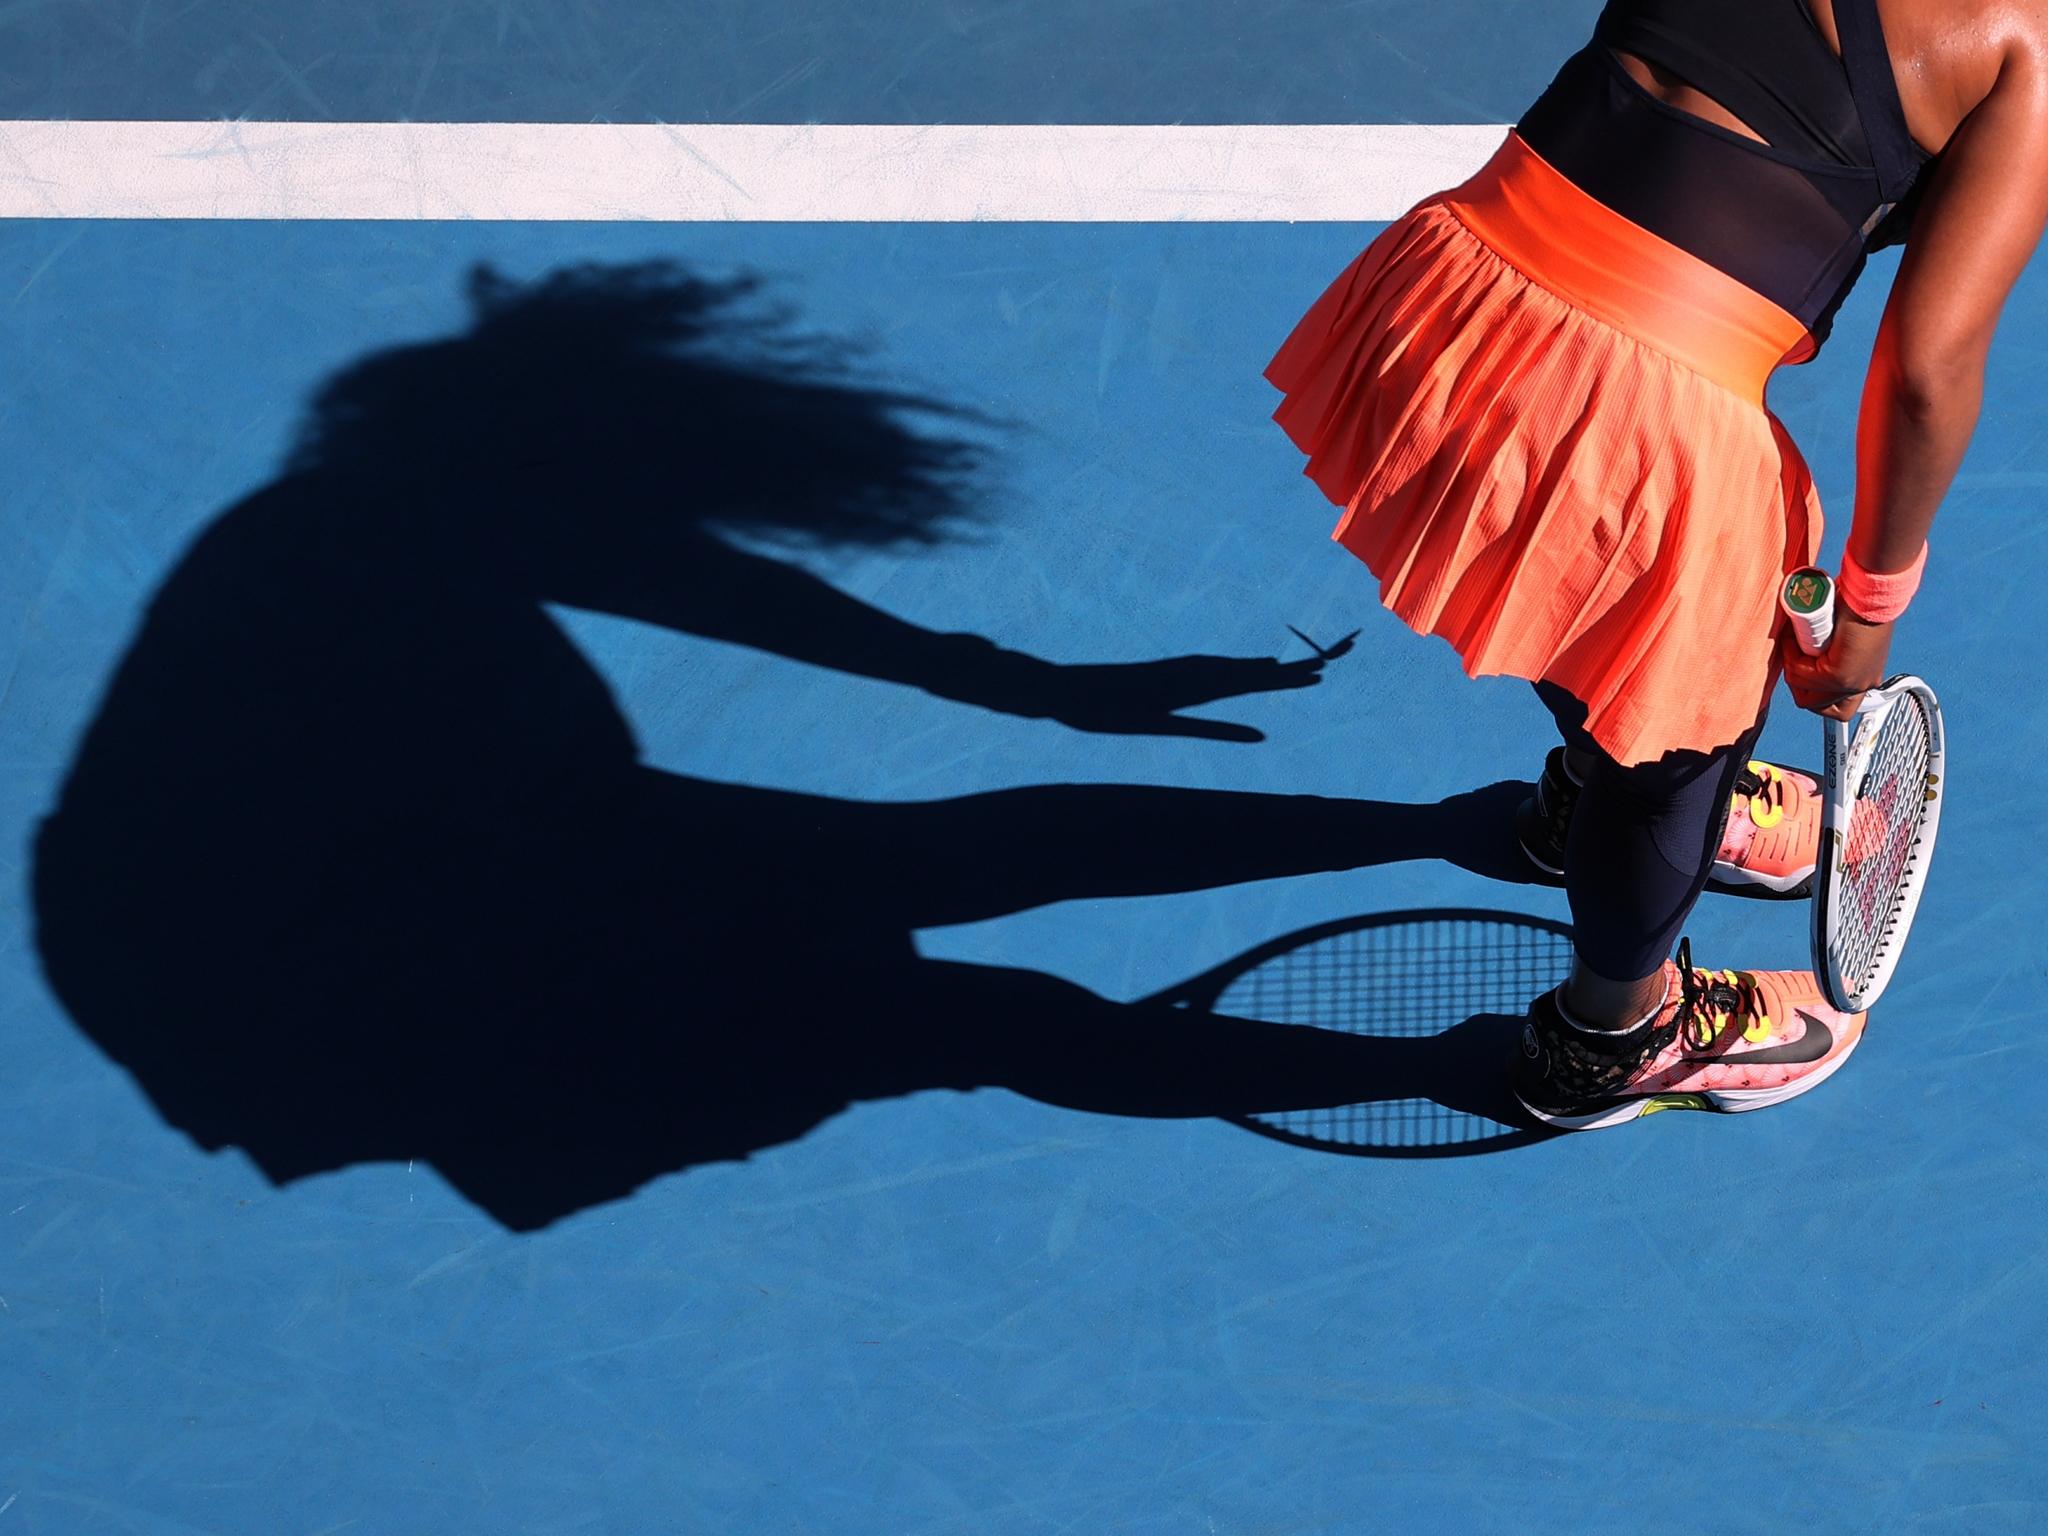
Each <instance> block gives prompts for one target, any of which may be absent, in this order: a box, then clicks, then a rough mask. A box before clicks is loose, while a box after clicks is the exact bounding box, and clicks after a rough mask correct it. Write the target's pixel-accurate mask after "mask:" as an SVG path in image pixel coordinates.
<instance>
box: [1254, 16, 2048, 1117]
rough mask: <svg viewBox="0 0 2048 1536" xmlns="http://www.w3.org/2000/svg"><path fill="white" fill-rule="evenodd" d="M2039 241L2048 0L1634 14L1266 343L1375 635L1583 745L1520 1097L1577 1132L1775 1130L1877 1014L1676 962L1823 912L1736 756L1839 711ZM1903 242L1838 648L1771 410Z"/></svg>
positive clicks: (1777, 777) (1895, 613)
mask: <svg viewBox="0 0 2048 1536" xmlns="http://www.w3.org/2000/svg"><path fill="white" fill-rule="evenodd" d="M2044 221H2048V0H1883V4H1882V14H1880V7H1879V4H1878V0H1719V3H1716V4H1712V5H1707V4H1701V3H1699V0H1611V3H1610V4H1608V6H1607V7H1606V9H1605V10H1604V11H1603V12H1602V13H1601V15H1600V18H1599V21H1598V23H1597V26H1596V28H1595V31H1594V35H1593V39H1592V41H1591V42H1590V43H1589V44H1588V45H1587V46H1586V47H1585V48H1584V49H1583V50H1581V51H1580V52H1579V53H1577V54H1575V55H1573V56H1572V57H1571V58H1570V59H1569V60H1567V61H1566V63H1565V64H1564V67H1563V68H1562V69H1561V70H1560V71H1559V72H1558V74H1557V77H1556V79H1555V80H1554V81H1552V83H1551V85H1550V87H1549V88H1548V89H1547V90H1545V91H1544V92H1543V94H1542V95H1541V96H1540V97H1539V98H1538V99H1537V101H1536V102H1535V104H1534V105H1533V106H1531V107H1530V108H1529V110H1528V112H1527V113H1526V114H1525V115H1524V116H1523V118H1522V120H1521V122H1520V123H1518V124H1517V125H1516V127H1515V130H1514V132H1513V133H1511V134H1510V135H1509V136H1508V139H1507V142H1506V143H1505V144H1503V145H1502V146H1501V148H1500V151H1499V152H1498V153H1497V154H1496V155H1494V157H1493V158H1492V160H1491V161H1489V162H1488V164H1487V165H1486V167H1485V168H1484V169H1483V170H1481V171H1480V172H1479V173H1478V174H1477V175H1476V176H1474V177H1473V178H1472V179H1471V180H1470V181H1468V182H1466V183H1464V184H1463V185H1462V186H1459V187H1455V188H1453V189H1451V190H1450V191H1447V192H1443V193H1440V194H1438V195H1436V196H1434V197H1431V198H1429V199H1427V200H1425V201H1424V202H1423V203H1421V204H1420V205H1419V206H1417V207H1416V208H1414V209H1413V210H1412V211H1410V212H1409V213H1408V214H1406V215H1405V216H1404V217H1402V218H1401V219H1399V220H1397V221H1396V222H1395V223H1394V224H1392V225H1391V226H1390V227H1389V228H1388V229H1387V230H1386V231H1385V232H1384V233H1383V234H1381V235H1380V237H1379V238H1378V239H1377V240H1375V241H1374V242H1373V243H1372V244H1371V246H1370V247H1368V248H1367V249H1366V250H1365V251H1364V253H1363V254H1361V255H1360V256H1359V257H1358V258H1357V259H1356V260H1355V261H1354V262H1353V263H1352V264H1351V266H1350V267H1349V268H1348V269H1347V270H1346V271H1345V272H1344V273H1343V274H1342V275H1341V276H1339V277H1338V279H1337V280H1336V282H1335V283H1333V284H1332V285H1331V286H1330V288H1329V289H1328V291H1327V292H1325V293H1324V294H1323V295H1322V297H1321V298H1320V299H1319V300H1318V301H1317V302H1316V303H1315V305H1314V306H1313V307H1312V308H1311V309H1310V310H1309V311H1308V313H1307V315H1306V316H1305V317H1304V318H1303V319H1302V321H1301V322H1300V324H1299V326H1298V327H1297V328H1296V329H1295V330H1294V332H1293V333H1292V335H1290V336H1289V337H1288V339H1287V341H1286V343H1285V344H1284V345H1283V346H1282V347H1281V348H1280V351H1279V353H1278V355H1277V356H1275V358H1274V359H1273V361H1272V364H1271V365H1270V367H1269V368H1268V369H1267V374H1266V376H1267V378H1268V379H1269V380H1271V382H1272V383H1273V384H1274V385H1276V386H1277V387H1278V388H1279V389H1280V390H1281V391H1282V392H1283V393H1284V395H1285V399H1284V400H1283V401H1282V403H1281V404H1280V406H1279V408H1278V409H1277V410H1276V411H1275V413H1274V415H1275V419H1276V420H1277V421H1278V422H1279V423H1280V425H1281V426H1282V428H1283V429H1284V430H1285V431H1286V432H1287V434H1288V435H1289V437H1291V438H1292V439H1293V441H1294V442H1295V444H1296V445H1297V446H1298V447H1299V448H1301V449H1302V450H1303V451H1304V452H1305V453H1306V454H1307V455H1308V465H1307V471H1306V472H1307V474H1308V475H1309V476H1310V477H1311V478H1312V479H1313V480H1314V481H1315V483H1316V484H1317V485H1318V486H1320V487H1321V488H1322V490H1323V491H1324V493H1325V494H1327V495H1328V496H1329V498H1330V499H1331V500H1332V501H1333V502H1335V503H1336V504H1338V505H1339V506H1341V507H1342V508H1343V509H1344V511H1343V517H1342V519H1341V521H1340V522H1339V523H1338V525H1337V529H1336V534H1335V537H1336V538H1337V539H1338V541H1339V542H1341V543H1342V544H1343V545H1344V546H1345V547H1346V548H1347V549H1349V550H1351V551H1352V552H1353V553H1354V554H1356V555H1357V556H1358V557H1359V558H1360V559H1361V560H1363V561H1364V562H1365V563H1366V565H1367V566H1368V567H1370V568H1371V570H1372V571H1373V573H1374V574H1375V575H1376V576H1378V578H1379V583H1380V594H1381V597H1382V599H1383V601H1384V602H1385V603H1386V605H1387V606H1388V607H1389V608H1391V609H1392V610H1393V611H1394V612H1395V613H1396V614H1397V615H1399V616H1400V617H1401V618H1402V619H1403V620H1404V621H1405V622H1406V623H1407V624H1408V625H1409V626H1410V627H1412V628H1413V629H1415V630H1416V631H1417V632H1418V633H1422V634H1433V635H1440V636H1442V637H1443V638H1444V639H1446V640H1448V641H1449V642H1450V643H1451V644H1452V645H1453V646H1455V647H1456V648H1457V651H1458V654H1459V656H1460V657H1461V658H1462V659H1463V662H1464V666H1465V670H1466V671H1467V672H1468V673H1470V674H1472V675H1474V676H1480V675H1488V674H1507V675H1510V676H1517V677H1524V678H1528V679H1530V680H1532V681H1533V682H1534V683H1535V684H1536V687H1537V691H1538V692H1539V694H1540V695H1541V696H1542V698H1543V701H1544V703H1545V704H1546V705H1548V706H1549V708H1550V710H1551V712H1552V713H1553V714H1554V715H1555V716H1556V719H1557V723H1558V726H1559V729H1560V731H1561V733H1562V735H1563V738H1564V741H1563V745H1562V746H1561V747H1560V748H1559V749H1558V750H1556V751H1553V752H1552V753H1551V754H1550V757H1549V760H1548V762H1547V763H1546V764H1545V765H1544V769H1543V773H1542V777H1541V781H1540V783H1539V785H1538V789H1537V793H1536V795H1535V797H1534V799H1533V800H1532V801H1531V802H1529V803H1528V804H1526V805H1525V806H1524V807H1523V812H1522V815H1521V816H1520V818H1519V825H1518V831H1519V833H1520V836H1521V838H1522V842H1523V846H1524V848H1525V849H1526V850H1527V852H1528V853H1529V855H1530V857H1531V858H1532V859H1534V860H1536V861H1537V862H1538V863H1540V864H1543V865H1544V866H1546V867H1548V868H1551V869H1554V870H1557V871H1560V872H1561V873H1562V875H1563V878H1564V883H1565V888H1566V891H1567V892H1568V894H1569V896H1570V900H1571V909H1572V918H1573V935H1574V946H1575V949H1576V951H1577V961H1576V964H1575V967H1574V969H1573V971H1572V974H1571V976H1570V978H1569V979H1568V980H1567V981H1566V983H1565V984H1564V985H1563V986H1562V987H1560V988H1559V989H1558V990H1557V991H1556V992H1554V993H1550V994H1547V995H1545V996H1544V997H1541V998H1539V999H1537V1000H1536V1002H1535V1003H1534V1004H1533V1005H1532V1007H1531V1011H1530V1015H1529V1019H1528V1023H1527V1027H1526V1029H1525V1031H1524V1036H1523V1045H1522V1055H1521V1059H1520V1060H1518V1062H1517V1063H1516V1065H1515V1067H1514V1078H1515V1086H1516V1091H1517V1092H1518V1094H1519V1095H1520V1097H1521V1099H1522V1101H1523V1103H1524V1104H1525V1105H1526V1106H1527V1107H1528V1108H1529V1110H1530V1111H1531V1112H1532V1113H1534V1114H1536V1115H1537V1116H1539V1117H1540V1118H1542V1119H1543V1120H1546V1121H1548V1122H1550V1123H1551V1124H1554V1125H1558V1126H1564V1127H1571V1128H1591V1127H1594V1126H1603V1125H1612V1124H1618V1123H1620V1122H1621V1121H1623V1120H1630V1119H1634V1118H1636V1117H1637V1116H1639V1115H1642V1114H1645V1113H1648V1112H1651V1111H1653V1110H1656V1109H1661V1108H1668V1107H1676V1106H1683V1107H1688V1108H1710V1109H1719V1110H1746V1109H1756V1108H1761V1107H1763V1106H1764V1105H1766V1104H1774V1103H1778V1102H1780V1101H1781V1100H1784V1099H1788V1098H1791V1097H1793V1096H1794V1095H1796V1094H1800V1093H1803V1092H1805V1091H1806V1090H1808V1089H1809V1088H1812V1087H1814V1086H1816V1085H1817V1084H1818V1083H1820V1082H1821V1081H1823V1080H1824V1079H1826V1078H1827V1077H1828V1076H1829V1075H1830V1074H1831V1073H1832V1072H1834V1071H1835V1070H1836V1069H1837V1068H1838V1067H1839V1066H1840V1065H1841V1064H1842V1062H1843V1061H1844V1060H1845V1059H1846V1058H1847V1057H1848V1055H1849V1053H1850V1052H1851V1051H1853V1050H1854V1049H1855V1047H1856V1045H1857V1043H1858V1041H1859V1040H1860V1039H1861V1037H1862V1031H1863V1025H1864V1016H1863V1015H1861V1014H1845V1013H1842V1012H1839V1011H1837V1010H1835V1009H1832V1008H1830V1007H1829V1006H1828V1004H1827V1002H1826V1001H1825V999H1824V997H1823V995H1822V992H1821V989H1820V987H1819V985H1818V984H1817V982H1816V981H1815V978H1814V977H1813V975H1812V974H1811V973H1808V972H1746V971H1734V970H1710V969H1705V968H1700V967H1695V966H1694V965H1693V964H1692V961H1691V956H1690V953H1689V949H1688V946H1686V945H1685V944H1683V943H1681V944H1680V945H1679V947H1678V954H1677V958H1676V961H1675V962H1674V961H1673V960H1672V959H1671V958H1669V956H1670V954H1671V948H1672V942H1673V940H1674V939H1675V938H1677V936H1678V933H1679V929H1680V927H1681V925H1682V924H1683V922H1684V920H1685V917H1686V914H1687V913H1688V912H1689V911H1690V910H1691V908H1692V906H1693V903H1694V902H1695V901H1696V900H1697V899H1698V897H1699V894H1700V892H1701V890H1702V889H1704V887H1705V886H1706V884H1707V882H1708V880H1709V879H1710V878H1714V879H1717V880H1718V881H1719V882H1721V883H1724V884H1747V885H1752V886H1757V887H1761V888H1763V889H1764V890H1765V891H1768V892H1776V893H1782V894H1787V895H1795V894H1800V893H1802V892H1803V890H1804V886H1805V882H1806V881H1807V879H1808V878H1809V877H1810V876H1811V873H1812V870H1813V866H1814V863H1815V859H1816V854H1817V846H1818V836H1819V830H1818V829H1819V821H1820V807H1819V796H1818V786H1817V785H1816V784H1815V782H1814V781H1813V780H1812V779H1810V778H1808V777H1806V776H1805V775H1801V774H1796V773H1794V772H1791V771H1790V770H1787V769H1784V768H1780V767H1777V766H1775V765H1771V764H1764V763H1757V762H1753V761H1752V760H1751V756H1750V754H1751V750H1752V748H1753V746H1754V744H1755V742H1756V738H1757V733H1758V732H1759V730H1760V729H1761V728H1762V724H1763V716H1764V712H1765V710H1766V708H1767V706H1768V702H1769V698H1770V694H1771V691H1772V689H1773V687H1774V686H1775V683H1776V679H1777V675H1778V673H1779V671H1780V670H1781V669H1782V670H1783V671H1784V672H1785V674H1786V676H1787V680H1788V682H1789V683H1790V685H1791V688H1792V692H1793V696H1794V698H1795V699H1796V700H1797V701H1798V702H1799V703H1800V704H1801V705H1803V706H1804V707H1806V708H1809V709H1815V710H1819V711H1821V712H1822V713H1828V714H1833V715H1836V716H1837V717H1842V716H1845V715H1846V714H1847V713H1848V712H1849V711H1850V710H1851V709H1852V708H1853V706H1854V703H1855V700H1856V699H1857V697H1859V696H1860V694H1861V692H1862V691H1863V690H1864V689H1866V688H1868V687H1870V686H1872V685H1873V684H1875V683H1876V682H1878V681H1879V680H1880V679H1881V677H1882V676H1883V674H1884V670H1885V660H1886V655H1887V652H1888V650H1889V647H1890V644H1891V632H1892V624H1893V622H1894V621H1895V620H1896V619H1897V618H1898V617H1899V615H1900V613H1902V612H1903V611H1904V609H1905V607H1906V604H1907V602H1908V600H1909V599H1910V598H1911V596H1912V594H1913V591H1914V588H1915V586H1916V584H1917V583H1918V581H1919V579H1920V573H1921V569H1922V566H1923V565H1924V563H1925V561H1926V556H1927V547H1926V541H1927V532H1928V528H1929V526H1930V524H1931V523H1932V520H1933V517H1934V512H1935V508H1936V506H1937V505H1938V504H1939V502H1940V500H1941V497H1942V495H1943V494H1944V493H1945V491H1946V490H1947V488H1948V485H1949V483H1950V480H1951V479H1952V477H1953V476H1954V474H1955V471H1956V467H1957V465H1958V464H1959V462H1960V461H1961V459H1962V455H1963V450H1964V447H1965V445H1966V444H1967V442H1968V440H1969V437H1970V433H1971V431H1972V429H1973V427H1974V426H1975V423H1976V417H1977V411H1978V405H1979V402H1980V398H1981V395H1982V388H1983V373H1984V362H1985V357H1986V354H1987V352H1988V350H1989V347H1990V342H1991V335H1992V331H1993V328H1994V326H1995V324H1996V322H1997V318H1998V314H1999V311H2000V309H2001V307H2002V306H2003V304H2004V302H2005V299H2006V296H2007V294H2008V293H2009V292H2010V290H2011V288H2012V286H2013V284H2014V282H2015V281H2016V280H2017V278H2018V276H2019V274H2020V271H2021V269H2022V268H2023V266H2024V265H2025V263H2026V261H2027V259H2028V257H2029V255H2030V254H2031V253H2032V251H2033V248H2034V246H2035V244H2036V242H2037V241H2038V239H2039V237H2040V234H2041V231H2042V226H2043V223H2044ZM1899 242H1903V243H1904V245H1905V251H1904V255H1903V259H1902V260H1901V262H1900V264H1899V268H1898V276H1897V278H1896V280H1895V281H1894V283H1893V286H1892V292H1891V296H1890V301H1889V303H1888V305H1887V307H1886V310H1885V313H1884V318H1883V322H1882V325H1881V326H1880V328H1879V332H1878V337H1877V343H1876V347H1875V350H1874V352H1873V354H1872V357H1871V362H1870V369H1869V375H1868V378H1867V381H1866V384H1865V387H1864V395H1863V405H1862V415H1861V422H1860V426H1859V430H1858V435H1857V465H1858V475H1857V487H1856V505H1855V515H1854V519H1853V521H1852V524H1851V528H1850V535H1849V542H1848V553H1847V555H1846V557H1845V559H1844V562H1843V565H1842V569H1841V571H1840V574H1839V577H1838V583H1837V586H1838V597H1839V605H1840V606H1839V621H1838V623H1837V625H1836V628H1835V632H1834V637H1833V639H1832V641H1831V642H1830V644H1829V646H1828V648H1827V650H1826V651H1825V652H1824V653H1823V654H1821V655H1820V656H1818V657H1814V658H1807V657H1804V656H1803V655H1799V654H1798V653H1797V652H1796V650H1793V649H1792V648H1790V647H1789V646H1788V645H1787V644H1786V637H1785V636H1784V635H1783V634H1782V633H1781V627H1780V623H1779V614H1778V609H1777V602H1776V599H1777V594H1778V591H1779V588H1780V586H1781V584H1782V581H1783V578H1784V576H1785V575H1786V573H1788V572H1790V571H1791V570H1794V569H1796V568H1797V567H1799V566H1802V565H1806V564H1809V563H1811V562H1812V560H1813V558H1814V556H1815V554H1816V553H1817V551H1818V548H1819V544H1820V537H1821V518H1820V506H1819V500H1818V497H1817V496H1816V494H1815V491H1814V486H1813V481H1812V478H1811V476H1810V475H1809V473H1808V471H1807V467H1806V464H1805V463H1804V461H1803V460H1802V459H1801V457H1800V455H1799V451H1798V449H1797V448H1796V447H1795V446H1794V445H1793V443H1792V441H1791V439H1790V438H1789V437H1788V436H1787V435H1786V432H1785V430H1784V428H1783V426H1782V425H1780V423H1779V422H1778V421H1777V419H1776V418H1775V417H1774V416H1772V415H1771V413H1770V412H1769V411H1768V410H1767V409H1766V408H1765V406H1764V386H1765V382H1766V380H1767V379H1768V378H1769V376H1770V374H1771V373H1772V371H1773V370H1774V369H1775V368H1776V367H1777V366H1778V365H1779V364H1780V363H1796V362H1802V361H1804V360H1806V359H1807V358H1809V357H1811V356H1813V354H1814V352H1815V350H1816V349H1817V348H1818V347H1819V346H1820V344H1821V343H1822V341H1824V340H1825V338H1826V337H1827V334H1828V330H1829V325H1830V322H1831V321H1832V319H1833V317H1834V315H1835V313H1836V311H1837V309H1838V308H1839V307H1840V305H1841V303H1842V300H1843V298H1844V297H1845V296H1846V295H1847V293H1848V292H1849V289H1850V287H1851V286H1852V285H1853V284H1854V282H1855V281H1856V278H1857V276H1858V274H1859V273H1860V272H1861V271H1862V269H1863V265H1864V258H1865V255H1866V253H1867V252H1868V251H1870V250H1872V249H1875V248H1877V247H1880V246H1884V245H1889V244H1895V243H1899Z"/></svg>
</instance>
